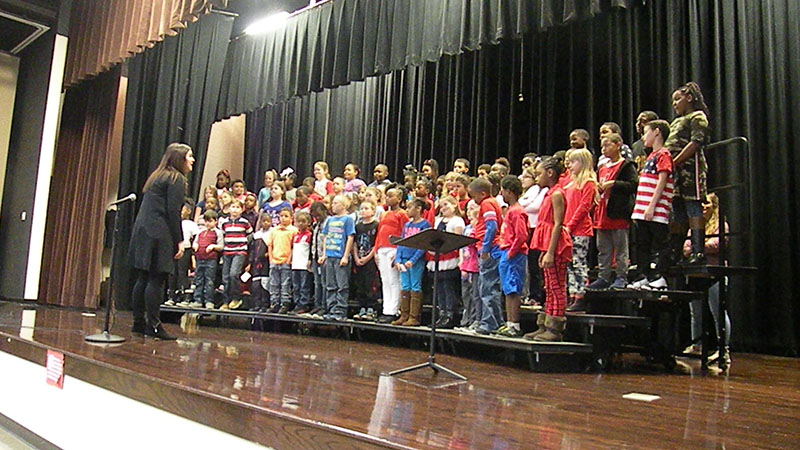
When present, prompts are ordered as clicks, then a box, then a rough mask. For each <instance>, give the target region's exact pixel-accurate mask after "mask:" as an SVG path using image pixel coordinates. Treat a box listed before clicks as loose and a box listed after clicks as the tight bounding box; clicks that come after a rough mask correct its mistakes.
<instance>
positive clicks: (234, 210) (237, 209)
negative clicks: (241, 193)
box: [228, 202, 242, 219]
mask: <svg viewBox="0 0 800 450" xmlns="http://www.w3.org/2000/svg"><path fill="white" fill-rule="evenodd" d="M228 212H229V213H230V214H231V217H233V218H234V219H237V218H239V216H241V215H242V206H241V205H240V204H239V202H236V203H232V204H231V206H230V209H229V210H228Z"/></svg>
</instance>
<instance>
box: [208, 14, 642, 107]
mask: <svg viewBox="0 0 800 450" xmlns="http://www.w3.org/2000/svg"><path fill="white" fill-rule="evenodd" d="M642 2H643V0H615V1H613V2H611V3H610V4H609V5H608V6H604V7H603V8H601V7H600V5H601V2H597V0H567V1H564V0H472V1H469V2H465V1H464V0H435V1H433V0H427V1H408V0H381V1H375V0H335V1H331V2H327V3H324V4H321V5H319V6H317V7H315V8H311V9H309V10H307V11H305V12H302V13H300V14H298V15H296V16H293V17H291V18H290V19H289V21H288V22H287V24H286V26H285V27H282V28H280V29H278V30H275V31H273V32H270V33H267V34H265V35H261V36H246V35H245V36H241V37H239V38H237V39H234V40H233V41H232V42H231V45H230V47H229V49H228V56H227V64H226V66H225V75H224V79H225V82H226V86H225V87H224V88H223V89H224V91H225V95H223V96H222V98H221V100H220V103H219V106H218V108H217V119H223V118H226V117H230V116H232V115H236V114H241V113H243V112H249V111H252V110H254V109H257V108H260V107H264V106H266V105H270V104H275V103H279V102H281V101H284V100H287V99H289V98H292V97H294V96H298V95H305V94H308V93H310V92H318V91H320V90H322V89H325V88H332V87H336V86H342V85H345V84H347V83H350V82H352V81H361V80H364V79H365V78H366V77H368V76H374V75H379V74H385V73H388V72H391V71H393V70H399V69H402V68H404V67H407V66H410V65H422V64H425V63H426V62H432V61H436V60H438V59H439V58H440V57H441V56H442V55H455V54H459V53H461V52H464V51H470V50H478V49H480V48H482V46H484V45H496V44H498V43H499V42H500V40H501V39H507V38H518V37H519V36H520V35H522V34H523V33H526V32H529V31H536V30H537V29H545V28H549V27H552V26H555V25H561V24H564V23H568V22H572V21H576V20H584V19H589V18H591V17H594V16H595V15H597V14H598V13H600V12H601V11H603V10H607V9H609V8H611V9H619V8H629V7H631V6H635V5H638V4H641V3H642ZM556 5H561V9H560V10H559V14H558V18H556V16H555V15H554V14H553V13H552V11H553V10H554V9H556V8H557V6H556ZM537 13H538V14H537ZM537 15H538V17H539V19H538V20H535V21H534V20H533V18H535V17H536V16H537Z"/></svg>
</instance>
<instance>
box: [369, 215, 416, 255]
mask: <svg viewBox="0 0 800 450" xmlns="http://www.w3.org/2000/svg"><path fill="white" fill-rule="evenodd" d="M406 222H408V216H407V215H406V212H405V211H403V210H402V209H398V210H397V211H392V210H389V211H386V212H384V213H383V214H381V220H380V222H378V231H377V234H376V235H375V251H378V249H379V248H382V247H391V248H394V247H395V246H394V245H392V244H391V243H390V242H389V236H398V237H400V236H402V235H403V225H405V224H406Z"/></svg>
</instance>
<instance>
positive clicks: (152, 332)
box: [144, 324, 177, 341]
mask: <svg viewBox="0 0 800 450" xmlns="http://www.w3.org/2000/svg"><path fill="white" fill-rule="evenodd" d="M144 335H145V336H148V337H152V338H156V339H159V340H162V341H174V340H176V339H177V338H176V337H175V336H172V335H171V334H168V333H167V332H166V331H165V330H164V327H163V326H161V324H158V326H156V327H147V329H146V330H145V332H144Z"/></svg>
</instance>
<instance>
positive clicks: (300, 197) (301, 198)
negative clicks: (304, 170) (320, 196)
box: [294, 190, 308, 205]
mask: <svg viewBox="0 0 800 450" xmlns="http://www.w3.org/2000/svg"><path fill="white" fill-rule="evenodd" d="M294 198H295V200H297V204H298V205H305V204H306V202H308V195H306V193H305V192H303V191H301V190H298V191H297V194H295V197H294Z"/></svg>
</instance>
